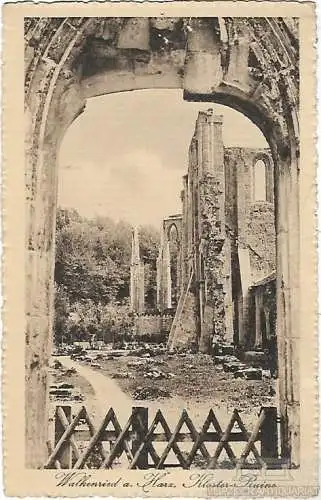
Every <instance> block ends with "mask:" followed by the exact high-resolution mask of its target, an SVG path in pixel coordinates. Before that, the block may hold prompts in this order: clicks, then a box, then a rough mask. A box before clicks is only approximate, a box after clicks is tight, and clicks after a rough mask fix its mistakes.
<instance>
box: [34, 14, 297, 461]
mask: <svg viewBox="0 0 321 500" xmlns="http://www.w3.org/2000/svg"><path fill="white" fill-rule="evenodd" d="M298 48H299V39H298V26H297V21H296V20H295V19H292V18H291V19H284V18H164V17H162V18H142V17H139V18H131V17H127V18H104V17H99V18H95V17H91V18H80V17H78V18H76V17H70V18H25V124H26V133H25V147H26V149H25V151H26V154H25V162H26V163H25V172H26V198H27V205H28V218H27V234H26V239H27V241H26V245H27V253H28V257H27V290H26V309H27V331H26V419H27V421H26V451H27V457H26V463H27V465H28V466H29V467H41V466H42V464H43V463H44V462H45V455H46V446H45V443H46V428H47V397H48V396H47V393H48V391H47V367H48V358H49V353H50V345H51V331H52V318H53V270H54V234H55V216H56V192H57V152H58V150H59V147H60V143H61V140H62V138H63V136H64V133H65V131H66V129H67V128H68V126H69V125H70V123H72V121H73V120H74V119H75V118H76V117H77V116H78V115H79V113H81V112H82V111H83V109H84V107H85V104H86V99H88V98H90V97H92V96H97V95H102V94H108V93H112V92H121V91H125V90H135V89H144V88H148V89H152V88H179V89H182V91H183V97H184V99H186V100H190V101H208V102H216V103H221V104H225V105H227V106H230V107H232V108H234V109H236V110H238V111H240V112H242V113H243V114H244V115H246V116H247V117H248V118H250V119H251V120H252V121H253V122H254V123H255V124H256V125H257V126H258V127H259V128H260V129H261V131H262V132H263V134H264V135H265V137H266V139H267V141H268V143H269V145H270V148H271V152H272V156H273V161H274V178H275V186H276V187H275V194H276V196H275V211H276V212H275V213H276V234H277V333H278V342H279V346H278V347H279V374H280V412H281V419H282V429H283V454H284V455H285V456H288V457H290V459H291V461H292V462H293V463H295V464H298V463H299V367H298V364H299V363H298V362H299V360H298V356H299V345H298V341H299V317H298V315H299V307H298V305H299V302H298V301H299V289H298V283H299V195H298V176H299V126H298V106H299V54H298ZM290 258H291V264H290V265H289V262H290Z"/></svg>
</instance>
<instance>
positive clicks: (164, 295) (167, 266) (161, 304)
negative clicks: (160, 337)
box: [157, 227, 172, 312]
mask: <svg viewBox="0 0 321 500" xmlns="http://www.w3.org/2000/svg"><path fill="white" fill-rule="evenodd" d="M161 231H162V232H161V242H160V248H159V254H158V258H157V308H158V310H159V311H161V312H164V310H165V309H171V307H172V278H171V259H170V250H169V241H168V238H167V235H166V234H165V230H164V227H162V230H161Z"/></svg>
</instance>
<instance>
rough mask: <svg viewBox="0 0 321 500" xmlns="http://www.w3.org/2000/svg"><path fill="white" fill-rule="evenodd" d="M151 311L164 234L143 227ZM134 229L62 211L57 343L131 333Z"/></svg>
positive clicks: (58, 242) (59, 218)
mask: <svg viewBox="0 0 321 500" xmlns="http://www.w3.org/2000/svg"><path fill="white" fill-rule="evenodd" d="M139 235H140V249H141V259H142V261H143V262H144V264H145V291H146V304H147V308H150V309H152V308H153V307H155V297H156V257H157V253H158V245H159V234H158V231H157V230H156V229H154V228H153V227H152V226H141V227H140V228H139ZM131 238H132V228H131V226H130V225H129V224H128V223H127V222H125V221H119V222H114V221H113V220H112V219H110V218H109V217H96V218H95V219H92V220H89V219H86V218H83V217H81V216H80V215H79V214H78V213H77V211H76V210H69V209H68V210H66V209H58V213H57V222H56V263H55V286H56V295H55V320H54V331H55V341H56V342H58V343H60V342H62V341H67V342H69V341H71V340H92V339H93V338H95V339H96V340H98V339H101V340H110V339H111V338H113V337H114V336H115V335H116V334H117V332H119V331H122V332H124V333H125V334H126V335H128V334H129V332H130V331H131V325H132V323H131V322H132V319H131V317H130V314H129V308H128V301H129V282H130V258H131Z"/></svg>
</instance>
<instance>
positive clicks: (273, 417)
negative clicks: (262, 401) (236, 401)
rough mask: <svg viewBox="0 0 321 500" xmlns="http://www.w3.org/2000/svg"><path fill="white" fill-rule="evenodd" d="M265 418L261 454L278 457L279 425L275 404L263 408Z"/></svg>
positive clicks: (264, 456)
mask: <svg viewBox="0 0 321 500" xmlns="http://www.w3.org/2000/svg"><path fill="white" fill-rule="evenodd" d="M262 411H263V412H264V413H265V419H264V420H263V423H262V426H261V456H262V458H263V460H264V458H278V427H277V409H276V408H275V407H274V406H266V407H262V408H261V412H262Z"/></svg>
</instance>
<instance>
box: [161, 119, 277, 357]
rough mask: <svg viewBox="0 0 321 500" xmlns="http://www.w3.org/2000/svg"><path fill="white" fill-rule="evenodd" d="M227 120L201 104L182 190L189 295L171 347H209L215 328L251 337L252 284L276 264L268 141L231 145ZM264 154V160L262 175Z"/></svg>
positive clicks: (229, 335)
mask: <svg viewBox="0 0 321 500" xmlns="http://www.w3.org/2000/svg"><path fill="white" fill-rule="evenodd" d="M222 127H223V123H222V117H220V116H215V115H213V113H212V110H208V111H207V112H200V113H199V115H198V118H197V121H196V125H195V132H194V135H193V138H192V141H191V144H190V149H189V165H188V173H187V175H186V176H184V180H183V192H182V205H183V206H182V212H183V213H182V225H183V227H182V268H181V273H182V281H181V283H182V285H183V286H182V287H181V296H182V297H185V300H184V301H181V303H183V305H182V307H178V308H177V312H176V317H175V320H174V322H173V330H176V333H175V332H174V331H172V332H171V335H170V347H175V346H181V345H186V347H190V346H191V345H193V344H195V345H198V348H199V349H200V350H201V351H203V352H207V351H208V349H209V346H210V342H211V337H212V336H213V335H218V336H220V337H224V338H225V340H227V341H233V340H234V341H235V342H237V343H239V344H245V343H246V341H247V335H248V334H249V333H248V332H249V329H250V325H249V321H250V319H249V310H248V309H249V300H250V298H249V297H248V291H249V288H250V286H251V285H252V284H253V283H254V282H255V281H257V280H259V279H262V278H263V277H265V276H267V275H268V274H270V273H271V272H272V271H273V270H274V269H275V227H274V203H273V201H274V179H273V178H274V173H273V162H272V157H271V153H270V151H269V149H266V148H260V149H254V148H241V147H233V148H225V147H224V145H223V140H222ZM258 161H260V162H261V167H262V168H264V170H262V171H261V178H260V177H259V175H258V174H257V173H256V172H257V170H256V164H257V162H258ZM262 162H263V163H262ZM258 181H260V182H261V189H260V190H258V189H257V187H258V184H257V183H258ZM258 193H259V194H258ZM258 196H261V197H262V199H257V198H258ZM191 275H192V276H193V279H192V283H191V287H190V289H189V290H187V283H188V281H189V277H190V276H191ZM191 294H192V295H194V299H193V300H192V298H191ZM187 298H188V300H187ZM193 314H194V315H195V318H193Z"/></svg>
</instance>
